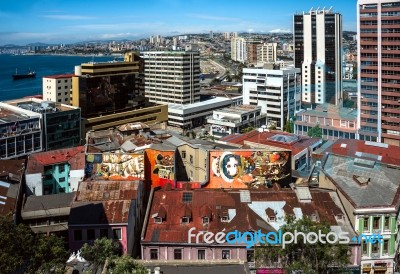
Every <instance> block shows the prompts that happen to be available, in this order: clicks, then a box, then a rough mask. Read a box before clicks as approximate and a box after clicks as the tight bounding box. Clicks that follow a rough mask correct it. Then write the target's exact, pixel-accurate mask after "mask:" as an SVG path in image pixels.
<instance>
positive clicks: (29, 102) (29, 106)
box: [5, 98, 78, 113]
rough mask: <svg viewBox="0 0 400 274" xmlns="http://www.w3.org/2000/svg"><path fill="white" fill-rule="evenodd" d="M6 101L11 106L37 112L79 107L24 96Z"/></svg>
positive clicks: (52, 111)
mask: <svg viewBox="0 0 400 274" xmlns="http://www.w3.org/2000/svg"><path fill="white" fill-rule="evenodd" d="M5 103H6V104H8V105H11V106H16V107H19V108H21V109H25V110H29V111H33V112H36V113H54V112H60V111H70V110H75V109H78V107H73V106H69V105H64V104H60V103H56V102H52V101H44V100H41V99H37V98H22V99H16V100H10V101H6V102H5Z"/></svg>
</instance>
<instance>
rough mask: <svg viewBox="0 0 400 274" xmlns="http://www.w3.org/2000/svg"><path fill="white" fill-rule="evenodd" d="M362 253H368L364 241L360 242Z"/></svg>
mask: <svg viewBox="0 0 400 274" xmlns="http://www.w3.org/2000/svg"><path fill="white" fill-rule="evenodd" d="M362 254H363V255H367V254H368V244H367V243H366V242H365V241H363V242H362Z"/></svg>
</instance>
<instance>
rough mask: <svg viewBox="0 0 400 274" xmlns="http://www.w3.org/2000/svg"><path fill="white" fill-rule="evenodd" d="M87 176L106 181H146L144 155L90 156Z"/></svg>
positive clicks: (112, 154)
mask: <svg viewBox="0 0 400 274" xmlns="http://www.w3.org/2000/svg"><path fill="white" fill-rule="evenodd" d="M86 174H87V175H88V176H94V177H98V178H100V179H105V180H138V179H139V180H140V179H144V155H141V154H117V153H104V154H88V155H86Z"/></svg>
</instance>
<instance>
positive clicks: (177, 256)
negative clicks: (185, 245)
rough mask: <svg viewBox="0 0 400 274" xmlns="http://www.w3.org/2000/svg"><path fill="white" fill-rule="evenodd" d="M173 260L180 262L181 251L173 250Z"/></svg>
mask: <svg viewBox="0 0 400 274" xmlns="http://www.w3.org/2000/svg"><path fill="white" fill-rule="evenodd" d="M174 260H182V249H174Z"/></svg>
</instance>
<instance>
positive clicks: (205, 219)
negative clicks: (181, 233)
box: [202, 217, 210, 225]
mask: <svg viewBox="0 0 400 274" xmlns="http://www.w3.org/2000/svg"><path fill="white" fill-rule="evenodd" d="M202 221H203V225H205V224H209V223H210V218H208V217H203V218H202Z"/></svg>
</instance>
